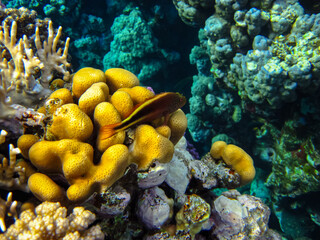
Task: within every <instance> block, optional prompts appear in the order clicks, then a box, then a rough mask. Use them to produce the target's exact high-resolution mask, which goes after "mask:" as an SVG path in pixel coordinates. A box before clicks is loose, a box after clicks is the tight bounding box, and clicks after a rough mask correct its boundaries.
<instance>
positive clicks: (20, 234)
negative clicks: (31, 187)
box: [0, 202, 104, 240]
mask: <svg viewBox="0 0 320 240" xmlns="http://www.w3.org/2000/svg"><path fill="white" fill-rule="evenodd" d="M95 219H96V217H95V215H94V214H93V213H92V212H90V211H88V210H85V209H84V208H83V207H75V208H74V209H73V212H72V213H71V214H70V215H69V216H67V209H66V208H65V207H61V206H60V203H58V202H44V203H42V204H40V205H38V206H37V207H36V209H35V212H33V211H31V210H26V211H23V212H22V213H21V214H20V217H19V219H18V220H16V221H15V223H14V224H13V225H11V226H10V227H9V228H8V230H7V231H6V232H5V233H4V234H2V235H0V239H1V240H2V239H38V240H41V239H79V240H81V239H92V240H99V239H101V240H102V239H104V234H103V232H102V231H101V229H100V226H99V225H95V226H92V227H90V228H89V225H90V224H92V223H93V222H94V221H95Z"/></svg>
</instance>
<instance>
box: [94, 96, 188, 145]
mask: <svg viewBox="0 0 320 240" xmlns="http://www.w3.org/2000/svg"><path fill="white" fill-rule="evenodd" d="M185 104H186V98H185V97H184V96H183V95H182V94H180V93H174V92H164V93H160V94H157V95H155V96H153V97H152V98H150V99H147V100H146V101H144V102H142V103H140V104H137V105H136V106H135V107H134V108H133V110H132V112H131V113H129V114H128V116H127V117H126V118H125V119H123V121H122V122H119V123H114V124H109V125H105V126H102V127H101V128H100V130H99V139H100V140H104V139H107V138H110V137H112V136H113V135H114V134H116V133H117V132H120V131H124V130H126V129H128V128H130V127H132V126H134V125H137V124H142V123H147V122H151V121H153V120H155V119H157V118H160V117H163V116H165V117H166V118H168V116H169V114H170V113H173V112H175V111H176V110H178V109H179V108H181V107H183V106H184V105H185ZM166 120H167V119H166Z"/></svg>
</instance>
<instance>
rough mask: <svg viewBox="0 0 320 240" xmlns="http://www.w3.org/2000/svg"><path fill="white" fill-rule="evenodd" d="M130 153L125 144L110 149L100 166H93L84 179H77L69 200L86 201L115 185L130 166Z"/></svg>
mask: <svg viewBox="0 0 320 240" xmlns="http://www.w3.org/2000/svg"><path fill="white" fill-rule="evenodd" d="M128 156H129V151H128V148H127V147H126V146H125V145H123V144H116V145H113V146H111V147H109V148H108V149H107V150H106V151H105V152H104V154H103V155H102V157H101V161H100V163H99V164H98V165H94V166H92V167H91V168H90V169H89V171H88V172H87V174H85V175H84V176H83V178H79V179H76V180H75V181H73V183H72V185H71V186H70V187H69V188H68V190H67V196H68V199H69V200H71V201H74V202H81V201H84V200H86V199H87V198H88V197H89V196H90V195H91V194H92V193H93V192H95V191H98V192H102V191H104V190H106V189H107V188H109V187H110V186H111V185H112V184H114V183H115V182H116V181H117V180H118V179H119V178H120V177H121V176H122V175H123V174H124V171H125V169H126V168H127V166H128V164H129V161H128V160H129V158H128Z"/></svg>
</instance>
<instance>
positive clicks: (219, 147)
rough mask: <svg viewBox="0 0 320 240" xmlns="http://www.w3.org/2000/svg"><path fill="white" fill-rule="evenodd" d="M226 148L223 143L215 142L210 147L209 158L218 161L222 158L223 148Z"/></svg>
mask: <svg viewBox="0 0 320 240" xmlns="http://www.w3.org/2000/svg"><path fill="white" fill-rule="evenodd" d="M226 146H227V143H226V142H224V141H216V142H214V143H213V144H212V145H211V149H210V154H211V157H213V158H215V159H219V158H221V157H222V153H223V151H224V148H225V147H226Z"/></svg>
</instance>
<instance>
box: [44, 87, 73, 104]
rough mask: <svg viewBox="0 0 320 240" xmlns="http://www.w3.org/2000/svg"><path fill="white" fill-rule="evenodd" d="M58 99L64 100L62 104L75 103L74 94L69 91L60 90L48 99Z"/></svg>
mask: <svg viewBox="0 0 320 240" xmlns="http://www.w3.org/2000/svg"><path fill="white" fill-rule="evenodd" d="M54 98H58V99H60V100H62V104H67V103H73V98H72V93H71V92H70V90H69V89H66V88H60V89H58V90H56V91H54V92H53V93H51V94H50V96H49V97H48V99H54Z"/></svg>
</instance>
